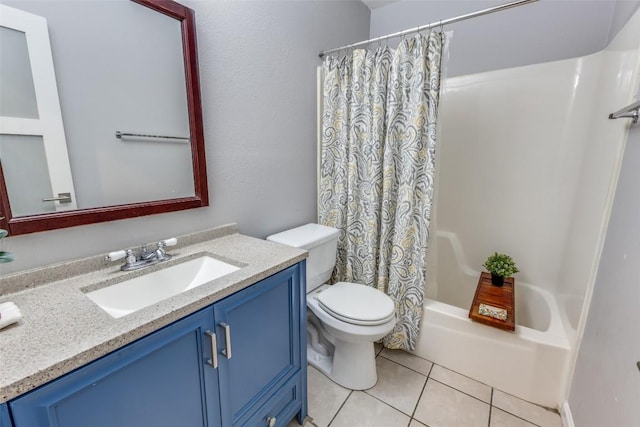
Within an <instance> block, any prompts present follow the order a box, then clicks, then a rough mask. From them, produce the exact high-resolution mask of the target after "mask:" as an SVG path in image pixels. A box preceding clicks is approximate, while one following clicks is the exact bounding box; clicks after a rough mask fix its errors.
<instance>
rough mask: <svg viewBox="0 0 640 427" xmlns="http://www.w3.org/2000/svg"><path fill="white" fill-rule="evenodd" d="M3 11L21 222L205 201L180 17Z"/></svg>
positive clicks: (69, 5) (11, 157)
mask: <svg viewBox="0 0 640 427" xmlns="http://www.w3.org/2000/svg"><path fill="white" fill-rule="evenodd" d="M0 7H2V13H1V14H0V55H1V57H0V64H1V65H0V67H1V68H0V76H1V78H0V120H1V122H0V125H1V126H0V161H1V162H2V172H3V174H4V179H5V186H6V191H7V193H8V198H9V203H10V205H11V216H12V217H13V218H16V217H23V216H30V215H37V214H43V213H49V212H59V211H69V210H75V209H91V208H98V207H103V206H114V205H127V204H134V203H142V202H149V201H158V200H167V199H180V198H189V197H194V196H195V195H196V185H195V184H194V166H193V162H192V147H191V144H190V142H191V141H190V139H191V135H192V132H191V131H192V129H191V128H190V120H189V118H190V114H189V113H190V112H189V105H188V102H189V99H188V98H189V97H188V93H187V90H186V88H187V87H188V85H187V81H186V78H187V77H185V59H184V52H183V38H182V24H181V21H180V20H178V19H175V18H173V17H171V16H167V15H165V14H163V13H159V12H158V11H156V10H153V9H151V8H149V7H146V6H144V5H141V4H138V3H136V2H133V1H129V0H118V1H113V0H109V1H89V2H75V1H74V2H58V1H55V2H42V1H24V0H20V1H15V0H2V4H1V5H0ZM200 125H201V124H200ZM118 132H119V133H120V135H117V133H118Z"/></svg>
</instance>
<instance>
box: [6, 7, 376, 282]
mask: <svg viewBox="0 0 640 427" xmlns="http://www.w3.org/2000/svg"><path fill="white" fill-rule="evenodd" d="M183 3H184V4H185V5H187V6H189V7H191V8H193V9H194V10H195V11H196V25H197V32H198V51H199V62H200V81H201V85H202V98H203V110H204V125H205V138H206V144H207V145H206V150H207V152H206V153H207V169H208V174H209V191H210V198H211V206H210V207H208V208H201V209H193V210H189V211H183V212H176V213H169V214H162V215H153V216H148V217H142V218H134V219H130V220H122V221H115V222H109V223H102V224H95V225H89V226H82V227H74V228H69V229H64V230H54V231H49V232H42V233H36V234H30V235H24V236H14V237H10V238H8V239H3V240H2V242H1V243H0V245H1V246H2V248H3V249H4V250H10V251H12V252H14V253H15V255H16V258H17V260H16V261H15V262H14V263H10V264H0V274H5V273H9V272H12V271H17V270H23V269H27V268H30V267H34V266H40V265H45V264H49V263H53V262H57V261H61V260H66V259H72V258H77V257H84V256H89V255H95V254H100V253H104V252H108V251H112V250H115V249H118V248H122V247H126V246H134V245H136V244H138V243H141V242H147V241H153V240H157V239H161V238H165V237H168V236H173V235H180V234H184V233H188V232H192V231H196V230H202V229H205V228H209V227H214V226H217V225H220V224H224V223H229V222H237V223H238V224H239V226H240V231H241V232H242V233H245V234H248V235H253V236H257V237H265V236H267V235H268V234H270V233H273V232H275V231H279V230H282V229H285V228H287V227H291V226H295V225H299V224H303V223H305V222H312V221H314V220H315V218H316V173H315V167H316V166H315V165H316V67H317V66H318V65H319V64H320V59H319V58H318V56H317V55H318V52H319V51H320V50H322V49H327V48H330V47H334V46H338V45H342V44H345V43H350V42H352V41H354V40H362V39H365V38H367V36H368V34H369V10H368V9H367V7H366V6H365V5H364V4H362V3H361V2H353V1H347V2H338V1H331V2H324V1H300V2H284V1H283V2H280V1H278V2H258V1H256V2H232V1H228V2H227V1H221V2H210V1H193V0H190V1H183ZM158 173H161V171H159V172H158Z"/></svg>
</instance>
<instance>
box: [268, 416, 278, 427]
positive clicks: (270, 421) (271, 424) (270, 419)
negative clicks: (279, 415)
mask: <svg viewBox="0 0 640 427" xmlns="http://www.w3.org/2000/svg"><path fill="white" fill-rule="evenodd" d="M275 425H276V417H267V427H275Z"/></svg>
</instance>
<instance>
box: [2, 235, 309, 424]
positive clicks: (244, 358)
mask: <svg viewBox="0 0 640 427" xmlns="http://www.w3.org/2000/svg"><path fill="white" fill-rule="evenodd" d="M216 233H217V238H213V239H209V238H210V237H212V234H211V232H209V234H207V233H198V234H196V235H191V236H189V237H187V238H184V239H179V241H185V240H186V241H187V242H188V243H192V242H195V243H193V244H187V245H184V246H182V247H178V248H177V249H175V250H174V251H173V252H174V258H173V259H172V260H171V261H169V262H167V264H168V265H170V264H169V263H174V264H179V263H181V262H185V261H188V260H189V259H193V257H194V256H199V255H201V254H202V253H206V254H207V255H209V256H213V257H216V258H219V259H222V260H224V261H227V262H232V263H235V264H237V265H238V267H240V268H239V269H238V270H237V271H235V272H233V273H230V274H228V275H226V276H224V277H221V278H218V279H215V280H213V281H211V282H210V283H206V284H203V285H201V286H198V287H197V288H194V289H191V290H188V291H185V292H182V293H180V294H179V295H177V296H175V297H172V298H169V299H166V300H163V301H161V302H159V303H156V304H154V305H152V306H149V307H146V308H142V309H140V310H138V311H135V312H134V313H131V314H128V315H126V316H123V317H120V318H113V317H111V316H110V315H109V314H107V313H106V312H104V311H103V310H102V309H101V308H100V307H98V306H97V305H96V304H94V303H93V302H92V301H90V300H89V299H88V298H87V297H86V295H85V293H86V292H88V291H91V290H93V289H95V288H96V287H101V286H103V285H105V286H109V285H112V284H113V283H117V281H121V280H122V278H123V277H127V275H130V274H131V273H133V274H134V275H136V274H137V275H140V274H148V273H145V272H144V271H139V272H120V271H119V269H118V266H117V265H116V264H114V265H111V266H110V267H108V268H106V269H105V268H103V269H101V270H98V271H86V272H84V273H82V274H78V275H75V276H74V277H71V278H65V279H62V280H58V281H55V282H53V283H48V284H41V285H38V286H35V287H34V288H33V289H25V290H22V291H20V292H17V293H13V294H9V295H0V301H5V300H12V301H14V302H16V304H18V306H19V307H20V308H21V309H22V310H23V314H24V318H23V320H22V321H21V322H20V324H18V325H16V326H13V327H12V328H11V329H7V330H5V331H0V360H2V367H0V370H1V374H2V375H1V376H0V387H1V388H0V390H1V392H2V395H1V397H2V402H3V403H2V405H0V426H2V427H9V426H11V427H37V426H59V427H68V426H83V427H84V426H115V425H117V426H143V425H153V426H196V425H197V426H200V425H202V426H241V425H242V426H245V425H246V426H286V425H287V424H288V423H289V422H290V421H291V419H292V418H293V417H294V416H296V415H298V420H299V421H302V420H303V419H304V418H305V417H306V415H307V403H306V369H305V366H306V363H305V362H306V352H305V351H306V344H305V341H306V340H305V316H306V308H305V260H304V259H305V257H306V253H305V252H304V251H300V250H297V249H294V248H287V247H283V246H279V245H275V244H272V243H269V242H265V241H262V240H258V239H253V238H250V237H246V236H241V235H239V234H237V230H235V228H234V227H232V226H231V227H222V229H218V230H214V232H213V234H216ZM227 233H230V234H227ZM96 262H97V260H95V259H90V260H83V261H79V262H75V263H69V265H66V266H65V267H66V268H67V270H71V271H73V270H74V269H78V270H81V269H82V268H85V269H86V268H87V266H88V265H90V264H92V263H93V264H95V263H96ZM70 264H73V265H70ZM56 268H58V269H59V270H60V266H58V267H53V269H54V270H53V271H49V272H48V274H51V275H53V276H56V275H59V274H61V271H57V270H55V269H56ZM150 268H151V267H150ZM152 268H154V269H155V270H159V269H162V268H167V267H166V266H163V265H158V266H157V267H156V266H154V267H152ZM38 274H40V276H38ZM44 274H45V272H42V271H40V272H39V273H38V272H28V273H23V274H22V276H25V277H23V279H31V280H32V281H36V282H37V281H38V277H41V276H43V275H44ZM29 275H31V276H29ZM0 280H3V281H7V282H8V285H9V286H15V285H16V282H17V280H18V279H17V277H12V276H9V278H8V279H7V280H5V278H3V279H0ZM51 298H53V299H54V301H51ZM70 300H71V301H70ZM47 303H53V304H55V303H57V304H56V305H55V307H56V308H55V309H53V310H52V307H48V308H47ZM43 322H46V323H43ZM38 329H44V330H45V331H43V332H38ZM55 329H60V330H59V331H58V332H57V333H55V336H52V335H51V334H52V333H54V330H55ZM33 334H35V336H34V335H33ZM21 340H22V342H21ZM5 362H7V363H5Z"/></svg>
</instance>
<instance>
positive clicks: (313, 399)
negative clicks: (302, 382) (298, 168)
mask: <svg viewBox="0 0 640 427" xmlns="http://www.w3.org/2000/svg"><path fill="white" fill-rule="evenodd" d="M307 382H308V387H307V390H308V392H307V397H308V400H309V416H310V417H312V418H313V423H314V424H316V425H317V426H318V427H326V426H328V425H329V423H330V422H331V419H332V418H333V416H334V415H335V414H336V413H337V412H338V409H340V406H342V404H343V403H344V401H345V400H346V399H347V397H348V396H349V393H350V392H351V391H350V390H347V389H346V388H344V387H341V386H339V385H338V384H336V383H334V382H333V381H331V380H330V379H329V378H327V377H326V376H325V375H324V374H322V373H321V372H320V371H318V370H317V369H316V368H314V367H313V366H308V367H307Z"/></svg>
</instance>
